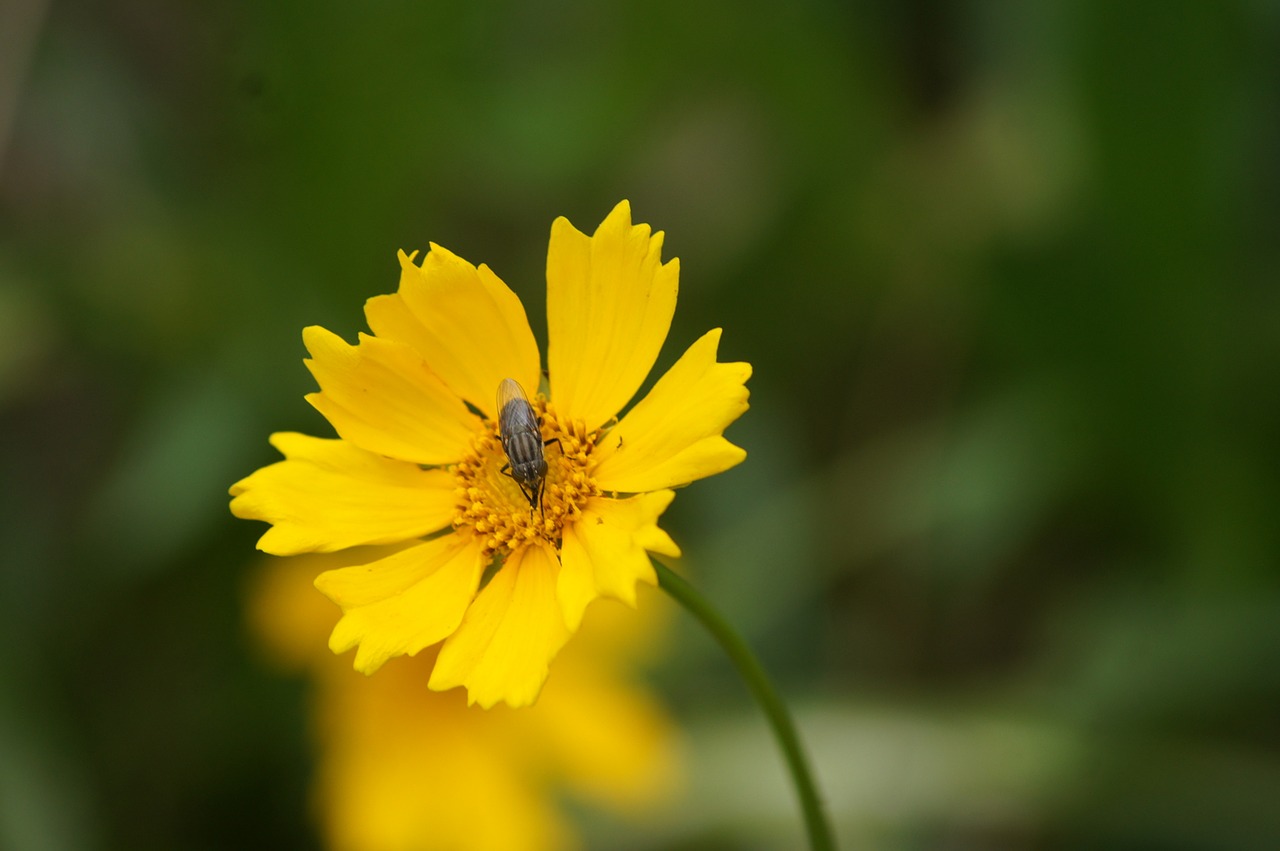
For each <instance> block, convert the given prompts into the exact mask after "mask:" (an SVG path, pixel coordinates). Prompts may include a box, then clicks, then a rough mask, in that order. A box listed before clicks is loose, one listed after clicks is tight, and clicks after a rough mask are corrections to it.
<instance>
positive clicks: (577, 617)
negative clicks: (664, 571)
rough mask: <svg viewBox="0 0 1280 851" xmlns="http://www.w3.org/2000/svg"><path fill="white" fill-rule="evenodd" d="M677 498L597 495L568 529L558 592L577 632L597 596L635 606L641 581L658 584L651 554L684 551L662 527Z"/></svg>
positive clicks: (664, 494)
mask: <svg viewBox="0 0 1280 851" xmlns="http://www.w3.org/2000/svg"><path fill="white" fill-rule="evenodd" d="M673 499H675V492H674V491H669V490H663V491H656V492H654V493H646V494H641V495H640V496H635V497H632V498H630V499H607V498H604V497H597V498H595V499H591V500H589V501H588V502H587V506H586V508H585V509H584V510H583V512H582V517H581V519H579V520H578V521H577V522H575V523H574V524H573V525H572V526H571V527H569V528H567V529H565V533H564V543H563V546H562V547H561V552H560V557H561V560H562V563H563V567H562V569H561V572H560V582H559V584H558V586H557V588H556V593H557V595H558V597H559V599H560V605H561V607H562V609H563V611H564V619H565V623H566V624H567V625H568V626H569V629H570V630H571V631H572V630H576V629H577V628H578V625H579V623H581V621H582V614H583V612H584V611H585V609H586V607H587V605H588V604H589V603H590V602H591V601H592V600H594V599H595V598H596V597H598V596H602V595H603V596H609V597H615V598H617V599H619V600H622V601H623V602H625V603H627V604H628V605H630V606H635V604H636V582H637V581H641V582H647V583H649V584H650V585H654V584H656V583H657V575H656V574H655V573H654V570H653V564H652V563H650V561H649V555H648V552H647V551H653V552H657V553H663V554H665V555H669V556H673V557H674V556H678V555H680V548H679V547H677V546H676V544H675V542H674V541H672V540H671V538H670V537H669V536H668V535H667V533H666V532H664V531H662V530H661V529H659V528H658V523H657V521H658V517H659V516H661V515H662V512H663V511H665V510H666V509H667V506H668V505H670V504H671V500H673Z"/></svg>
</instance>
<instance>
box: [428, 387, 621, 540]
mask: <svg viewBox="0 0 1280 851" xmlns="http://www.w3.org/2000/svg"><path fill="white" fill-rule="evenodd" d="M533 408H534V411H535V412H536V413H537V414H538V419H539V421H540V423H541V425H542V440H543V443H544V445H543V455H544V457H545V458H546V460H547V478H546V481H545V482H544V484H543V488H542V495H541V497H540V499H539V500H538V502H539V503H540V504H535V505H532V506H531V505H530V504H529V499H528V497H526V496H525V492H524V491H522V490H521V489H520V485H519V484H517V483H516V480H515V479H513V478H511V476H510V472H511V470H510V467H508V459H507V454H506V452H505V451H503V448H502V440H501V437H500V435H499V434H498V424H497V423H496V422H493V421H486V424H485V428H484V430H483V431H480V432H479V433H477V434H476V436H475V437H473V438H472V439H471V451H470V452H468V453H467V455H466V456H465V457H464V458H463V459H462V460H461V461H460V462H458V464H457V466H455V467H454V470H453V472H454V476H455V477H456V480H457V484H458V486H457V490H456V493H457V496H458V511H457V513H456V514H455V515H454V518H453V526H454V528H455V529H462V528H464V527H467V528H471V529H473V530H475V532H476V533H477V534H479V535H480V536H481V539H482V540H483V541H484V546H485V550H486V552H485V555H486V556H489V555H493V554H495V553H504V554H505V553H511V552H514V551H516V550H518V549H520V548H521V547H523V546H525V545H527V544H529V543H532V542H534V541H538V540H542V541H548V542H550V543H551V544H553V545H554V546H555V547H556V548H557V549H558V548H559V547H560V540H561V538H562V537H563V535H564V527H565V526H566V525H568V524H570V523H572V522H574V521H575V520H577V519H578V517H579V516H580V515H581V514H582V509H583V506H585V505H586V502H587V500H588V499H589V498H591V497H593V496H599V494H600V492H601V491H600V488H599V487H597V486H596V483H595V480H594V479H592V478H591V476H590V475H589V473H588V467H589V465H590V462H591V452H592V450H593V449H595V446H596V441H597V440H598V439H599V437H600V434H601V432H600V431H598V430H597V431H590V432H589V431H587V428H586V426H585V425H584V424H583V423H582V421H581V420H566V419H563V418H561V417H560V416H559V415H558V414H556V412H555V408H554V407H553V406H552V404H551V403H550V402H548V401H546V400H545V399H543V398H542V397H541V396H539V397H538V398H537V399H536V400H534V402H533ZM504 467H506V468H507V471H506V472H503V468H504Z"/></svg>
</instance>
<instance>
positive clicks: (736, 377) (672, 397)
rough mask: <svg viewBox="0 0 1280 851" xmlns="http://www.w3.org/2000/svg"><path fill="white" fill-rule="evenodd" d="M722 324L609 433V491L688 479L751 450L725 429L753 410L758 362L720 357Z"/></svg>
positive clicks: (600, 474) (604, 458)
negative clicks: (751, 382)
mask: <svg viewBox="0 0 1280 851" xmlns="http://www.w3.org/2000/svg"><path fill="white" fill-rule="evenodd" d="M719 344H720V329H719V328H716V329H714V330H712V331H708V332H707V333H706V334H704V335H703V336H702V339H700V340H698V341H697V342H696V343H694V344H693V345H692V346H690V347H689V350H688V351H686V352H685V353H684V354H683V355H682V356H681V357H680V360H678V361H676V363H675V365H674V366H672V367H671V369H670V370H668V371H667V374H666V375H664V376H662V378H661V379H659V380H658V383H657V384H655V385H654V386H653V389H652V390H650V391H649V393H648V395H646V396H645V397H644V398H643V399H641V400H640V401H639V402H638V403H637V404H636V406H635V407H634V408H632V409H631V410H630V411H628V412H627V415H626V416H625V417H623V418H622V421H621V422H619V423H618V424H617V425H616V426H614V427H613V429H612V430H610V431H609V433H608V434H607V435H606V436H605V437H604V438H603V441H602V445H601V446H600V448H599V449H597V450H596V452H595V455H594V457H595V458H596V459H597V462H598V466H597V467H596V471H595V480H596V483H597V484H599V485H600V487H601V488H603V489H604V490H606V491H616V492H619V493H642V492H644V491H651V490H657V489H658V488H669V487H674V486H676V485H683V484H687V483H688V482H691V481H694V480H695V479H701V478H704V477H706V476H711V475H714V474H716V473H721V472H724V471H725V470H727V469H729V468H730V467H732V466H734V465H735V464H738V463H740V462H741V461H742V459H743V458H745V457H747V453H746V452H744V451H743V450H742V449H741V448H739V447H737V446H734V445H733V444H732V443H730V442H729V441H727V440H725V439H724V437H722V436H721V432H723V431H724V430H725V428H727V427H728V425H729V424H730V423H732V422H733V421H734V420H736V419H737V418H738V417H739V416H741V415H742V413H743V412H744V411H746V410H747V396H748V393H747V388H746V386H745V384H746V381H747V379H748V378H750V377H751V364H747V363H717V362H716V347H717V346H718V345H719Z"/></svg>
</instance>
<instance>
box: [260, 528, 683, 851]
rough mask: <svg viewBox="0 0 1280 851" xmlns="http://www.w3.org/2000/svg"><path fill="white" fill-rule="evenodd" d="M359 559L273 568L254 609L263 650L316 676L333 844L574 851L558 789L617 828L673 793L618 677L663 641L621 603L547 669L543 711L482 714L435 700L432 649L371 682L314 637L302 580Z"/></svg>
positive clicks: (324, 624)
mask: <svg viewBox="0 0 1280 851" xmlns="http://www.w3.org/2000/svg"><path fill="white" fill-rule="evenodd" d="M380 549H381V550H383V552H381V553H378V554H383V555H385V554H390V550H389V549H388V548H380ZM360 557H361V554H359V553H342V554H338V555H315V556H301V557H298V558H292V559H272V560H271V562H270V563H268V564H267V565H265V569H264V570H262V571H261V572H259V573H258V574H256V576H255V581H254V585H253V588H252V592H251V595H250V598H249V614H250V619H251V623H252V625H253V627H254V630H255V632H257V633H258V635H259V637H260V638H261V639H262V642H263V645H264V646H265V647H266V649H267V650H268V651H269V652H270V653H271V655H273V656H274V657H275V660H276V661H277V662H278V663H280V664H282V665H283V666H284V667H287V668H293V669H295V670H303V671H306V672H308V673H309V675H310V677H311V679H312V686H313V687H312V689H311V695H310V696H311V701H312V716H313V727H312V729H313V736H314V740H315V757H316V769H315V778H314V781H313V804H314V812H315V815H316V818H317V820H318V821H319V825H320V829H321V831H322V833H323V835H324V838H325V840H326V845H327V846H328V847H330V848H333V849H335V851H410V849H412V851H432V849H441V851H445V849H448V851H504V850H505V849H510V850H511V851H516V849H520V851H538V849H557V848H564V847H572V846H574V845H576V844H577V843H576V842H575V837H574V836H573V830H572V827H571V824H570V823H569V821H568V820H567V819H566V818H565V816H564V814H563V812H562V810H561V808H560V806H559V805H558V797H559V795H560V793H561V792H562V791H567V792H570V793H573V794H574V795H576V796H577V797H579V798H581V799H583V800H585V801H587V802H589V803H591V804H594V805H597V806H600V807H603V808H605V809H608V810H611V811H613V812H615V813H618V814H620V815H622V816H624V817H625V816H635V815H638V814H639V813H640V812H641V811H642V810H648V809H651V808H652V807H653V806H655V805H656V804H659V803H661V802H662V801H663V800H664V799H666V798H667V797H668V795H669V794H670V793H671V792H672V791H673V790H674V787H675V786H676V785H677V783H678V779H679V759H678V748H677V742H676V736H675V733H674V730H673V728H672V726H671V724H670V722H669V720H668V718H667V716H666V714H665V713H664V712H663V710H662V708H661V707H660V706H659V705H658V704H657V703H656V702H655V701H654V700H653V699H652V697H651V696H650V694H649V692H648V691H647V690H645V689H644V688H642V687H640V686H638V685H637V684H635V683H634V682H632V680H631V678H630V675H629V674H628V673H627V672H628V671H629V670H630V668H631V663H633V662H634V661H635V660H636V657H637V655H638V654H639V653H642V652H643V651H644V650H645V648H646V646H647V645H648V644H650V643H651V642H652V641H653V640H654V638H655V633H656V632H658V629H657V628H658V626H659V624H658V623H657V622H655V621H654V620H653V619H651V618H649V619H643V618H642V619H637V618H634V617H632V618H619V617H617V615H618V613H619V612H625V611H626V610H625V609H622V607H621V606H619V605H617V604H612V605H607V606H598V607H593V610H592V612H590V613H589V614H588V615H587V617H586V619H585V621H584V624H583V632H584V633H590V636H589V638H590V640H588V641H577V642H574V644H573V645H572V647H570V648H568V649H566V651H565V652H564V654H563V655H562V657H561V658H560V659H558V660H557V661H556V677H555V679H554V680H553V681H552V682H551V683H550V684H549V685H548V686H547V688H546V689H545V690H544V693H543V695H542V698H541V699H540V700H539V701H538V705H537V706H535V707H533V708H532V709H527V710H520V711H514V710H504V709H502V708H498V709H495V710H492V711H490V712H480V711H478V710H475V709H468V707H467V705H466V702H465V700H463V699H462V695H461V693H460V692H452V693H444V694H441V693H437V692H433V691H429V690H428V688H427V685H426V682H427V676H426V675H427V673H428V672H429V671H430V667H431V660H430V656H431V655H432V653H431V651H427V652H425V653H423V654H421V655H420V656H419V657H418V658H415V659H400V660H396V661H395V662H393V663H391V664H389V665H388V666H387V667H386V669H385V670H384V671H383V672H382V673H381V674H379V675H378V676H377V677H374V678H372V679H369V680H366V679H365V678H363V677H359V676H358V675H355V674H353V673H352V672H351V669H350V667H349V666H347V665H345V664H343V663H342V662H341V661H340V660H338V659H337V657H335V656H333V655H332V654H330V653H328V652H327V651H324V646H323V643H322V642H321V641H319V640H318V639H319V638H320V637H322V636H323V635H324V632H325V630H326V629H327V628H328V624H329V623H330V622H331V620H332V617H331V615H330V612H329V609H330V606H329V605H328V603H327V602H326V601H324V599H323V598H322V597H320V596H319V595H318V594H316V593H315V592H314V591H313V590H312V588H311V582H312V580H313V579H314V577H315V575H316V574H317V573H318V572H319V571H320V570H323V569H326V568H333V567H335V566H337V565H349V564H351V563H352V560H353V559H355V560H356V561H359V560H360ZM364 557H368V554H364ZM637 621H640V622H637ZM317 651H322V652H317ZM477 790H483V791H482V792H480V793H478V792H477Z"/></svg>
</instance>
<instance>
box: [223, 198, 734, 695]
mask: <svg viewBox="0 0 1280 851" xmlns="http://www.w3.org/2000/svg"><path fill="white" fill-rule="evenodd" d="M661 249H662V233H661V232H659V233H653V234H651V233H650V230H649V227H648V226H647V225H632V223H631V208H630V206H629V205H628V203H627V202H626V201H623V202H622V203H621V204H619V205H618V206H617V207H616V208H614V210H613V212H611V213H610V214H609V216H608V217H607V218H606V219H605V220H604V222H603V223H602V224H601V225H600V227H599V228H597V230H596V232H595V234H594V235H593V236H587V235H586V234H584V233H581V232H579V231H578V230H577V229H575V228H574V227H573V226H572V225H571V224H569V222H568V220H566V219H564V218H559V219H557V220H556V221H555V223H554V224H553V225H552V227H551V241H550V247H549V249H548V255H547V324H548V337H549V348H548V352H547V365H548V376H549V380H548V387H549V389H548V392H547V393H546V394H545V395H544V394H541V393H537V389H538V387H539V386H540V380H541V377H542V365H541V360H540V355H539V352H538V346H537V343H536V342H535V340H534V337H533V331H532V330H531V329H530V328H529V323H528V320H527V318H526V317H525V312H524V308H523V306H522V305H521V304H520V300H519V299H518V298H517V297H516V296H515V294H514V293H512V292H511V290H509V289H508V288H507V286H506V285H505V284H504V283H503V282H502V281H501V280H499V279H498V277H497V276H496V275H495V274H494V273H493V272H491V271H490V270H489V268H488V267H487V266H483V265H482V266H479V267H476V266H473V265H471V264H470V263H468V262H466V261H465V260H463V259H461V258H459V257H457V256H455V255H453V254H451V253H449V252H448V251H446V250H445V249H443V248H441V247H439V246H438V245H432V246H431V250H430V252H429V253H428V254H427V255H426V257H425V258H424V259H423V261H422V265H421V266H417V265H415V264H414V263H413V256H406V255H405V254H404V253H403V252H401V254H400V265H401V277H400V287H399V290H398V291H397V292H396V293H395V294H393V295H385V296H378V297H376V298H372V299H370V300H369V301H368V302H367V303H366V305H365V317H366V319H367V321H368V323H369V327H370V329H372V331H373V335H365V334H361V335H360V339H359V343H358V344H357V345H355V346H352V345H349V344H347V343H346V342H344V341H343V340H342V339H340V338H339V337H337V336H336V335H334V334H332V333H330V332H329V331H326V330H324V329H323V328H319V327H310V328H307V329H306V330H305V331H304V332H303V340H304V342H305V343H306V346H307V349H308V351H309V352H310V354H311V359H310V360H308V361H306V363H307V366H308V368H309V369H310V370H311V372H312V374H313V375H314V376H315V378H316V381H317V383H318V384H319V385H320V392H318V393H313V394H311V395H309V396H308V397H307V400H308V401H309V402H310V403H311V404H312V405H313V406H315V408H316V409H317V410H319V411H320V413H322V414H323V415H324V416H325V418H327V419H328V420H329V422H330V423H331V424H332V425H333V427H334V429H335V430H336V431H337V433H338V435H339V438H338V439H336V440H325V439H321V438H316V437H308V436H305V435H302V434H296V433H279V434H275V435H272V438H271V442H272V444H273V445H274V446H275V447H276V448H277V449H279V450H280V452H281V453H282V454H283V455H284V456H285V460H284V461H280V462H278V463H275V464H272V465H270V466H268V467H264V468H263V469H261V470H258V471H257V472H255V473H253V474H252V475H250V476H248V477H247V478H245V479H243V480H241V481H239V482H237V483H236V484H235V485H233V486H232V488H231V494H232V496H233V497H234V499H233V500H232V501H231V510H232V512H234V513H235V515H236V516H237V517H244V518H250V519H256V520H265V521H267V522H268V523H270V524H272V528H271V529H269V530H268V531H267V532H266V534H264V535H263V536H262V538H261V540H260V541H259V542H258V547H259V548H260V549H262V550H264V551H266V552H268V553H272V554H275V555H296V554H299V553H304V552H334V551H337V550H342V549H345V548H348V547H353V546H360V545H369V544H392V543H398V542H408V541H413V542H414V543H413V544H412V545H411V546H408V547H406V548H404V549H401V550H398V551H397V552H395V553H393V554H391V555H389V556H386V557H384V558H380V559H377V560H375V561H371V562H369V563H365V564H356V565H354V566H351V567H346V568H342V569H337V570H330V571H327V572H325V573H323V574H321V575H320V576H319V577H318V578H317V579H316V587H318V588H319V589H320V590H321V591H322V592H324V594H326V595H327V596H328V597H329V598H330V599H332V600H333V601H334V602H335V603H337V604H338V605H339V606H340V607H341V608H342V611H343V615H342V618H341V620H339V621H338V624H337V626H336V627H335V628H334V630H333V633H332V634H331V635H330V638H329V647H330V648H331V649H332V650H333V651H334V652H335V653H342V652H345V651H347V650H349V649H351V648H352V647H356V648H357V650H356V654H355V667H356V669H357V670H360V671H363V672H364V673H372V672H373V671H375V670H377V669H378V668H379V667H380V666H382V664H383V663H384V662H386V661H387V660H388V659H391V658H393V657H395V656H401V655H409V656H412V655H415V654H417V653H419V652H420V651H422V650H424V649H425V648H428V647H431V646H433V645H435V644H438V643H440V642H443V645H442V646H441V647H440V650H439V653H438V655H437V656H436V657H435V660H434V667H433V668H432V671H431V675H430V678H429V686H430V688H432V689H436V690H445V689H449V688H453V687H455V686H459V685H461V686H465V687H466V689H467V699H468V702H474V703H479V704H480V705H481V706H484V707H491V706H493V705H494V704H495V703H498V702H500V701H505V702H506V703H508V704H510V705H511V706H524V705H527V704H530V703H533V702H534V700H536V699H537V697H538V693H539V690H540V689H541V687H542V684H543V681H544V680H545V679H546V676H547V666H548V664H549V663H550V661H551V659H552V658H554V657H555V655H556V653H557V652H558V651H559V650H560V648H561V647H562V646H563V645H564V643H565V642H566V641H567V639H568V638H569V636H570V635H571V634H572V633H573V632H574V631H576V630H577V629H578V626H579V624H580V622H581V621H582V618H583V614H584V612H585V610H586V608H587V606H588V605H589V604H590V603H591V602H592V601H593V600H595V599H596V598H597V597H602V596H606V597H614V598H617V599H620V600H623V601H625V602H627V603H629V604H631V605H634V604H635V594H636V582H637V581H644V582H647V583H649V584H651V585H652V584H655V582H656V577H655V574H654V571H653V565H652V564H651V563H650V562H649V556H648V553H649V552H656V553H662V554H665V555H669V556H677V555H679V552H680V551H679V549H678V548H677V546H676V545H675V543H674V542H673V541H672V540H671V538H670V537H669V536H668V535H667V534H666V532H664V531H662V529H660V528H659V527H658V525H657V520H658V517H659V516H660V515H661V514H662V512H663V511H664V510H665V509H666V507H667V506H668V505H669V504H670V503H671V500H672V499H673V498H674V496H675V494H674V492H673V491H672V490H671V488H673V487H676V486H679V485H682V484H686V483H688V482H691V481H693V480H695V479H700V478H703V477H704V476H710V475H713V474H715V473H719V472H722V471H724V470H726V469H728V468H730V467H732V466H734V465H735V464H737V463H739V462H740V461H742V459H743V458H744V457H745V456H746V453H745V452H744V451H743V450H742V449H740V448H739V447H737V446H734V445H733V444H732V443H730V442H729V441H728V440H726V439H725V438H724V437H723V436H722V433H723V432H724V430H725V428H726V427H727V426H728V425H729V424H730V423H732V422H733V421H734V420H735V419H737V418H738V417H739V416H740V415H741V414H742V413H743V412H744V411H745V410H746V409H747V389H746V387H745V383H746V380H747V379H748V377H749V376H750V374H751V367H750V365H748V364H745V363H719V362H717V360H716V350H717V347H718V345H719V341H720V330H719V329H715V330H713V331H710V332H708V333H707V334H705V335H704V336H703V337H702V338H701V339H699V340H698V341H697V342H695V343H694V344H693V345H692V346H690V347H689V349H688V350H687V351H686V352H685V353H684V355H683V356H682V357H681V358H680V359H679V360H678V361H677V362H676V363H675V364H674V365H673V366H672V367H671V369H670V370H669V371H668V372H667V373H666V374H665V375H663V376H662V377H661V378H660V379H659V380H658V382H657V383H656V384H655V385H654V386H653V388H652V389H651V390H650V391H649V393H648V394H647V395H646V396H645V397H644V398H643V399H641V400H640V401H639V402H638V403H636V404H635V405H634V406H633V407H632V408H631V409H630V410H629V411H628V412H627V413H626V414H625V415H624V416H623V417H622V418H621V419H618V418H617V414H618V413H619V411H621V410H622V408H623V407H624V406H625V405H626V404H627V403H628V402H629V401H630V400H631V398H632V397H633V396H634V395H635V393H636V391H637V390H638V389H639V388H640V385H641V383H643V382H644V380H645V378H646V376H647V375H648V374H649V371H650V369H651V368H652V367H653V364H654V362H655V360H656V359H657V356H658V351H659V350H660V349H661V347H662V344H663V342H664V340H665V339H666V336H667V331H668V329H669V328H670V324H671V317H672V314H673V313H674V311H675V303H676V289H677V282H678V277H679V262H678V261H677V260H671V261H669V262H667V263H663V262H662V261H661ZM507 378H511V379H513V380H514V381H515V382H516V383H517V384H519V385H520V386H521V387H522V388H527V389H528V390H529V391H530V393H531V394H534V396H533V399H532V404H533V410H534V412H535V415H536V416H537V417H538V419H539V420H540V428H541V437H542V440H543V442H544V443H545V458H546V464H547V471H546V474H545V488H544V491H543V493H542V494H541V498H539V499H537V500H536V502H537V506H536V507H535V506H534V505H533V503H534V502H535V500H533V499H530V498H529V497H528V496H526V492H525V490H524V489H522V487H521V485H520V483H518V482H517V481H516V480H515V479H514V478H512V475H511V473H509V472H508V469H509V468H508V458H507V456H506V454H505V452H504V448H503V442H502V440H501V439H500V438H501V435H500V432H499V426H498V423H497V420H498V416H499V414H500V413H501V412H500V411H498V410H496V407H497V405H496V404H495V397H496V395H497V391H498V387H499V385H500V384H501V383H502V382H503V380H504V379H507ZM535 445H536V442H535ZM446 529H447V530H449V533H448V534H436V533H438V532H440V531H441V530H446ZM490 565H496V566H497V570H496V572H493V571H491V574H492V575H488V574H487V573H486V567H488V566H490Z"/></svg>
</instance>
